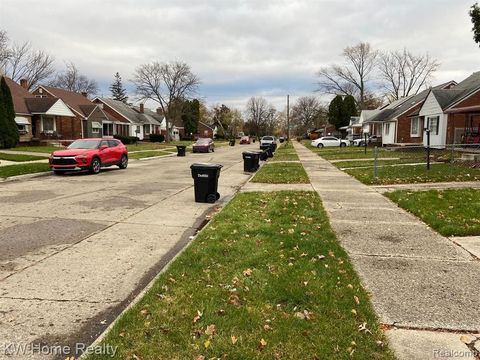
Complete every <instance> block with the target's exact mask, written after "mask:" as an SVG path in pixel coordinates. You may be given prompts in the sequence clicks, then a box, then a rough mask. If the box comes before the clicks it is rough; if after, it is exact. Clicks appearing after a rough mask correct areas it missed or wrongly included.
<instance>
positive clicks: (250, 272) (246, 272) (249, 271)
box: [243, 268, 253, 276]
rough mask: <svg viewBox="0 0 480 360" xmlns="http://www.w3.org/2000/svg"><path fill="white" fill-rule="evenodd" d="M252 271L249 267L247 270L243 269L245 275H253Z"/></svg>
mask: <svg viewBox="0 0 480 360" xmlns="http://www.w3.org/2000/svg"><path fill="white" fill-rule="evenodd" d="M252 272H253V270H252V269H250V268H248V269H247V270H243V275H244V276H251V275H252Z"/></svg>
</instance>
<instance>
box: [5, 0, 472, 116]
mask: <svg viewBox="0 0 480 360" xmlns="http://www.w3.org/2000/svg"><path fill="white" fill-rule="evenodd" d="M472 2H473V0H455V1H451V0H450V1H447V0H424V1H418V0H417V1H413V0H404V1H402V2H390V1H385V0H348V1H346V0H303V1H302V0H297V1H294V0H293V1H292V0H290V1H286V0H268V1H258V0H244V1H242V0H204V1H202V2H199V1H195V0H176V1H170V0H167V1H166V0H163V1H153V0H137V1H130V0H120V1H113V0H108V1H93V0H86V1H82V2H78V1H73V0H63V1H59V0H58V1H57V0H48V1H42V2H40V1H36V0H22V1H18V0H2V1H1V2H0V24H1V25H0V27H1V28H4V29H6V30H7V31H8V33H9V34H10V37H11V38H12V39H14V40H16V41H25V40H29V41H31V42H32V44H33V45H34V46H36V47H38V48H42V49H45V50H47V51H49V52H50V53H52V54H53V55H54V56H55V57H56V59H57V60H58V66H61V63H62V60H72V61H73V62H75V63H76V64H77V65H78V67H79V68H80V69H81V71H82V72H83V73H85V74H87V75H88V76H90V77H94V78H96V79H97V80H98V81H99V83H100V84H102V85H103V87H104V89H103V91H104V92H108V83H109V82H110V81H111V79H112V77H113V74H114V73H115V72H116V71H119V72H120V73H121V75H122V76H123V78H124V79H125V80H127V79H129V78H130V77H131V74H132V72H133V70H134V69H135V67H136V66H137V65H139V64H141V63H145V62H149V61H152V60H160V61H169V60H177V59H180V60H183V61H186V62H187V63H189V64H190V65H191V66H192V69H193V70H194V72H196V73H197V74H198V75H199V76H200V77H201V79H202V83H203V84H202V94H201V95H202V96H204V97H205V98H206V100H207V101H208V102H210V103H220V102H223V103H226V104H227V105H232V106H241V104H242V102H244V101H246V99H248V98H249V97H250V96H254V95H264V96H266V97H267V98H269V99H270V101H272V102H273V103H274V104H275V105H277V106H278V107H279V108H280V109H282V108H283V106H284V103H285V102H284V95H286V94H287V93H290V94H292V95H294V96H298V95H304V94H310V93H311V92H312V91H313V90H314V88H315V76H314V74H315V71H316V70H317V69H318V68H319V67H320V66H323V65H327V64H329V63H334V62H339V61H341V57H340V54H341V52H342V49H343V48H344V47H345V46H348V45H353V44H355V43H357V42H359V41H368V42H370V43H372V45H373V46H374V47H376V48H381V49H386V50H390V49H401V48H403V47H407V48H408V49H410V50H412V51H415V52H429V53H430V54H431V55H432V56H434V57H436V58H438V59H439V61H440V62H441V63H442V66H441V69H440V71H439V72H438V73H437V76H436V78H437V81H439V82H441V81H446V80H450V79H455V80H461V79H462V78H464V77H466V76H467V75H469V74H470V73H471V72H473V71H476V70H478V58H479V55H480V49H479V48H478V46H476V45H475V43H474V42H473V40H472V35H471V32H470V29H471V24H470V21H469V18H468V15H467V12H468V9H469V7H470V6H471V3H472Z"/></svg>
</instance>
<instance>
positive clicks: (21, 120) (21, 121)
mask: <svg viewBox="0 0 480 360" xmlns="http://www.w3.org/2000/svg"><path fill="white" fill-rule="evenodd" d="M15 122H16V123H17V125H30V121H28V119H27V118H26V117H23V116H16V117H15Z"/></svg>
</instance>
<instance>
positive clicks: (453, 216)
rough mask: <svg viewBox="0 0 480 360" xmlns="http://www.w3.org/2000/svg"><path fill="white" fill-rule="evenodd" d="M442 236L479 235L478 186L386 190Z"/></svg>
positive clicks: (390, 196) (479, 204)
mask: <svg viewBox="0 0 480 360" xmlns="http://www.w3.org/2000/svg"><path fill="white" fill-rule="evenodd" d="M385 195H386V196H387V197H389V198H390V199H391V200H393V201H395V202H396V203H397V204H398V205H399V206H401V207H402V208H404V209H406V210H408V211H410V212H411V213H412V214H415V215H416V216H418V217H419V218H420V219H422V220H423V221H424V222H426V223H427V224H428V225H429V226H431V227H432V228H433V229H435V230H436V231H438V232H439V233H440V234H442V235H444V236H472V235H480V202H479V199H480V190H478V189H459V190H457V189H455V190H442V191H437V190H430V191H418V192H417V191H415V192H414V191H394V192H391V193H387V194H385Z"/></svg>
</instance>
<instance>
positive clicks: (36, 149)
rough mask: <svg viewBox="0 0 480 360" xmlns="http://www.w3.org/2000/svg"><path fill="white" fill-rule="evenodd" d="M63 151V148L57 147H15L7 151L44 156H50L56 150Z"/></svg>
mask: <svg viewBox="0 0 480 360" xmlns="http://www.w3.org/2000/svg"><path fill="white" fill-rule="evenodd" d="M63 149H65V148H64V147H59V146H17V147H16V148H12V149H9V150H14V151H29V152H35V153H45V154H50V153H51V152H54V151H57V150H63Z"/></svg>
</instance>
